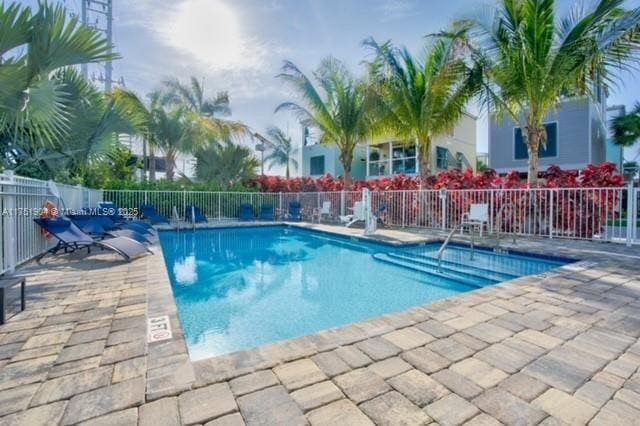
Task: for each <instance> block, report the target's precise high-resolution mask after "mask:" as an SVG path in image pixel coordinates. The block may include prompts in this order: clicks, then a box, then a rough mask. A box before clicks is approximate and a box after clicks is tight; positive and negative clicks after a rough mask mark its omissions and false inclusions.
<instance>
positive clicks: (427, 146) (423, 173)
mask: <svg viewBox="0 0 640 426" xmlns="http://www.w3.org/2000/svg"><path fill="white" fill-rule="evenodd" d="M418 149H420V177H421V178H422V179H423V180H424V179H426V178H428V177H429V176H430V175H431V138H430V137H428V136H427V137H425V138H423V139H418Z"/></svg>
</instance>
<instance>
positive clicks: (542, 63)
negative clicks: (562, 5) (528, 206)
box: [462, 0, 640, 185]
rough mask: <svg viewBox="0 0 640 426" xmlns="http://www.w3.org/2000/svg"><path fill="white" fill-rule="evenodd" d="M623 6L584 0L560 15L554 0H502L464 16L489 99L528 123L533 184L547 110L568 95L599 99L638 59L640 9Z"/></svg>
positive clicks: (616, 1)
mask: <svg viewBox="0 0 640 426" xmlns="http://www.w3.org/2000/svg"><path fill="white" fill-rule="evenodd" d="M622 4H623V0H598V1H595V2H592V3H584V4H583V3H582V2H579V3H576V4H575V5H574V6H573V7H572V8H571V11H570V12H569V14H568V15H567V16H565V17H563V18H559V17H558V16H557V9H556V2H555V1H554V0H500V2H499V3H498V5H497V7H494V8H490V9H487V11H486V13H485V14H483V15H482V16H479V17H477V18H474V19H470V20H467V21H464V22H462V25H465V26H466V28H468V29H469V31H470V35H471V37H470V41H471V43H470V45H469V46H470V47H471V50H472V52H473V59H474V61H475V63H476V64H477V65H479V66H481V67H482V68H483V69H484V71H485V76H486V80H485V83H486V84H485V86H484V89H485V90H484V91H483V92H482V93H483V96H482V98H483V101H484V103H485V104H487V105H489V106H490V107H491V108H492V110H494V111H495V112H496V114H497V116H498V117H509V118H511V119H512V120H513V121H515V122H516V123H519V124H520V126H521V127H522V129H523V134H524V138H525V143H526V144H527V147H528V155H529V169H528V183H529V185H536V184H537V180H538V167H539V155H538V153H539V149H540V146H541V145H542V146H544V145H545V144H546V140H547V134H546V130H545V127H544V120H545V117H546V116H547V114H548V113H549V112H550V111H552V109H553V108H554V107H556V106H557V105H558V104H559V102H560V101H561V99H562V98H563V97H564V96H572V95H588V96H591V97H593V98H597V96H598V91H599V90H605V91H606V90H607V88H608V87H609V86H611V85H613V84H615V83H616V81H617V76H618V75H619V71H620V70H628V69H632V68H633V67H634V66H635V65H637V63H638V56H637V54H638V48H640V9H633V10H626V9H623V8H622Z"/></svg>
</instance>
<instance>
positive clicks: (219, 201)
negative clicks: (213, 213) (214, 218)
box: [218, 192, 222, 220]
mask: <svg viewBox="0 0 640 426" xmlns="http://www.w3.org/2000/svg"><path fill="white" fill-rule="evenodd" d="M221 206H222V192H218V220H222V209H221Z"/></svg>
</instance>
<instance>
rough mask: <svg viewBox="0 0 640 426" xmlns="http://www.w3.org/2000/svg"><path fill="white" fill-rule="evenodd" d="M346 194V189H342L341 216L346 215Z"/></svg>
mask: <svg viewBox="0 0 640 426" xmlns="http://www.w3.org/2000/svg"><path fill="white" fill-rule="evenodd" d="M345 204H346V196H345V192H344V189H343V190H342V191H340V216H344V215H346V213H345V212H346V211H347V209H346V205H345Z"/></svg>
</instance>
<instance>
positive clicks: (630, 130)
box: [611, 102, 640, 147]
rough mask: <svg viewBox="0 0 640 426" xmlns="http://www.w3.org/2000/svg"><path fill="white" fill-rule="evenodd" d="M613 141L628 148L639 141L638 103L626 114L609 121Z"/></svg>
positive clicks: (639, 119) (639, 109)
mask: <svg viewBox="0 0 640 426" xmlns="http://www.w3.org/2000/svg"><path fill="white" fill-rule="evenodd" d="M611 130H612V132H613V141H614V142H615V143H616V144H617V145H620V146H624V147H628V146H632V145H634V144H635V143H636V142H638V140H640V102H638V103H636V105H635V107H634V108H633V110H631V111H629V112H628V113H627V114H624V115H621V116H619V117H616V118H614V119H613V120H612V121H611Z"/></svg>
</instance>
